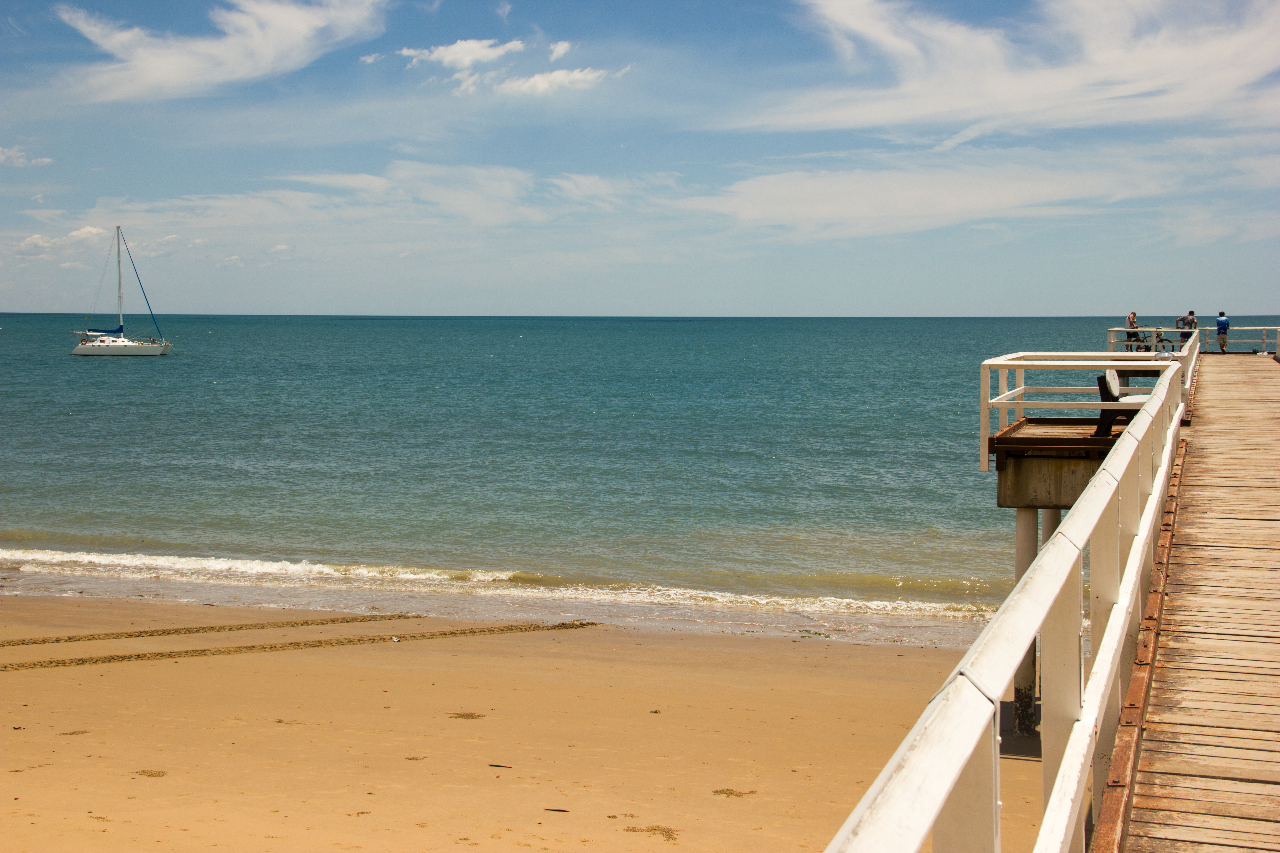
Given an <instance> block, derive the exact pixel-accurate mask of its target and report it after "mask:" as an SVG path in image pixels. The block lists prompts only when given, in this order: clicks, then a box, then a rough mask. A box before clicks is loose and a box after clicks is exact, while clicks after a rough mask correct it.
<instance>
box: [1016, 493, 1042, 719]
mask: <svg viewBox="0 0 1280 853" xmlns="http://www.w3.org/2000/svg"><path fill="white" fill-rule="evenodd" d="M1015 512H1017V514H1018V517H1017V527H1016V528H1015V530H1014V537H1013V559H1014V563H1013V577H1014V583H1017V582H1018V581H1020V580H1022V576H1023V575H1025V574H1026V573H1027V569H1028V568H1030V567H1031V563H1032V562H1033V561H1034V560H1035V558H1036V550H1037V545H1036V529H1037V528H1038V527H1039V526H1040V510H1038V509H1029V508H1026V507H1020V508H1018V509H1017V510H1015ZM1013 731H1014V734H1019V735H1034V734H1035V733H1036V647H1035V644H1034V643H1033V644H1032V645H1031V646H1030V647H1029V648H1028V649H1027V650H1026V653H1025V654H1023V656H1022V663H1020V664H1018V669H1017V671H1015V672H1014V674H1013Z"/></svg>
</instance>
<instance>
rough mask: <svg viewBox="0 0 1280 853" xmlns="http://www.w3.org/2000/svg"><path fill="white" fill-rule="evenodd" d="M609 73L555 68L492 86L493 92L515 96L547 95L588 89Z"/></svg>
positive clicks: (585, 69)
mask: <svg viewBox="0 0 1280 853" xmlns="http://www.w3.org/2000/svg"><path fill="white" fill-rule="evenodd" d="M608 73H609V72H607V71H600V70H598V69H595V68H575V69H573V70H572V71H570V70H568V69H566V68H557V69H556V70H555V71H544V72H543V73H541V74H534V75H533V76H532V77H511V78H508V79H506V80H503V81H502V82H501V83H498V84H497V85H496V86H494V87H493V88H494V90H495V91H498V92H504V93H507V94H516V95H547V94H550V93H551V92H554V91H556V90H558V89H590V88H591V87H592V86H594V85H595V84H597V83H599V82H600V81H601V80H603V79H604V78H605V77H606V76H607V75H608Z"/></svg>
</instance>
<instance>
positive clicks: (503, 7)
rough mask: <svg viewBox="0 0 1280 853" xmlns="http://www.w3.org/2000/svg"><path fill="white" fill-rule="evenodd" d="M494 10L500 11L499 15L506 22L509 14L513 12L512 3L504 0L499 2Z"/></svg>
mask: <svg viewBox="0 0 1280 853" xmlns="http://www.w3.org/2000/svg"><path fill="white" fill-rule="evenodd" d="M494 11H496V12H497V13H498V17H499V18H501V19H502V20H503V22H504V23H505V22H506V20H507V16H508V15H510V14H511V4H510V3H508V2H507V0H502V2H501V3H499V4H498V8H497V9H496V10H494Z"/></svg>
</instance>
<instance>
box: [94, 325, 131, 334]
mask: <svg viewBox="0 0 1280 853" xmlns="http://www.w3.org/2000/svg"><path fill="white" fill-rule="evenodd" d="M89 334H91V335H123V334H124V326H123V325H121V326H120V327H119V328H118V329H90V330H89Z"/></svg>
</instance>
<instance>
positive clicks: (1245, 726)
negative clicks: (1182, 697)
mask: <svg viewBox="0 0 1280 853" xmlns="http://www.w3.org/2000/svg"><path fill="white" fill-rule="evenodd" d="M1246 716H1247V717H1248V718H1247V719H1246V718H1245V717H1246ZM1146 718H1147V719H1148V720H1152V721H1154V722H1157V723H1185V724H1187V725H1192V726H1195V725H1201V726H1216V727H1217V728H1221V729H1236V730H1239V731H1260V732H1280V714H1265V715H1264V714H1248V715H1244V714H1238V713H1235V712H1230V711H1207V710H1203V709H1199V708H1194V709H1188V708H1162V707H1152V706H1148V707H1147V717H1146ZM1277 781H1280V779H1278V780H1277Z"/></svg>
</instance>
